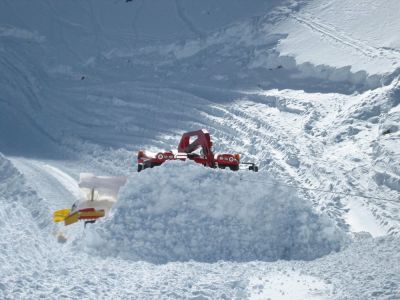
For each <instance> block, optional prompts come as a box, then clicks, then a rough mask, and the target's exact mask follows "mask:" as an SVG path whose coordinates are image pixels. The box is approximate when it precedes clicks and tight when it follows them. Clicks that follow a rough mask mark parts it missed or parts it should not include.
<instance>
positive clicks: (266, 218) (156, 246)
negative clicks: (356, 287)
mask: <svg viewBox="0 0 400 300" xmlns="http://www.w3.org/2000/svg"><path fill="white" fill-rule="evenodd" d="M98 225H100V224H98ZM94 228H96V227H92V228H90V229H89V231H88V234H87V235H86V242H87V245H88V246H89V248H90V252H93V248H95V249H97V250H98V252H99V254H103V255H118V256H120V257H123V258H126V259H131V260H145V261H149V262H153V263H166V262H169V261H187V260H196V261H205V262H215V261H218V260H234V261H251V260H264V261H275V260H279V259H286V260H290V259H299V260H312V259H315V258H317V257H320V256H322V255H325V254H328V253H330V252H331V251H337V250H339V249H340V248H341V246H342V245H343V242H344V241H345V236H344V234H343V233H342V232H341V231H340V230H339V229H337V228H336V227H335V226H334V225H333V223H332V222H331V221H329V220H328V219H327V218H325V217H324V216H321V215H318V214H317V213H316V212H314V211H313V210H312V208H311V206H310V205H309V203H307V202H306V201H304V200H303V199H299V198H298V197H297V196H296V191H295V190H292V189H287V188H282V187H281V186H279V185H278V184H277V183H276V182H274V181H273V180H272V179H270V178H269V177H267V176H266V175H265V174H262V173H258V174H255V173H250V172H249V173H241V174H239V173H233V172H231V171H228V170H213V169H208V168H203V167H201V166H198V165H193V164H191V163H190V162H188V163H186V164H184V163H182V162H170V163H167V164H165V165H164V166H163V167H159V168H155V169H148V170H145V171H144V172H141V173H138V174H133V175H132V176H130V178H129V183H128V184H127V186H126V187H125V188H124V189H123V190H122V193H121V194H120V200H119V202H118V203H117V205H116V206H115V210H114V214H113V215H112V217H111V218H110V219H108V220H107V221H105V222H104V223H103V224H101V225H100V227H97V228H96V229H94Z"/></svg>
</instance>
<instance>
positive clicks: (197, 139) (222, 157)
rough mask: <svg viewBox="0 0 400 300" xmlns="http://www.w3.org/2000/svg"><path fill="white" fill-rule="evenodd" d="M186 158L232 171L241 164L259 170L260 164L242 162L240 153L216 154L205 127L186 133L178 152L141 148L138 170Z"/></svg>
mask: <svg viewBox="0 0 400 300" xmlns="http://www.w3.org/2000/svg"><path fill="white" fill-rule="evenodd" d="M186 159H190V160H193V161H194V162H196V163H198V164H202V165H203V166H207V167H210V168H220V169H225V168H229V169H231V170H232V171H238V170H239V169H240V166H242V165H245V166H246V167H247V168H248V169H249V170H251V171H254V172H258V166H256V165H255V163H248V162H245V163H243V162H240V154H237V153H236V154H227V153H217V154H214V153H213V151H212V142H211V138H210V134H209V133H208V131H207V130H205V129H201V130H196V131H191V132H186V133H184V134H183V135H182V138H181V141H180V142H179V145H178V152H177V153H174V152H172V151H165V152H158V153H157V154H154V155H150V154H149V153H146V152H145V151H144V150H140V151H139V152H138V158H137V162H138V172H140V171H142V170H144V169H147V168H153V167H155V166H160V165H162V164H163V163H164V162H165V161H167V160H186Z"/></svg>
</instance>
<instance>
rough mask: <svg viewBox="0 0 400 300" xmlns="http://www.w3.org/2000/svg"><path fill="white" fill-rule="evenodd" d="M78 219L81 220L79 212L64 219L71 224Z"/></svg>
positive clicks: (66, 223) (67, 223)
mask: <svg viewBox="0 0 400 300" xmlns="http://www.w3.org/2000/svg"><path fill="white" fill-rule="evenodd" d="M78 221H79V212H75V213H73V214H72V215H69V216H67V217H66V218H65V219H64V223H65V225H71V224H74V223H76V222H78Z"/></svg>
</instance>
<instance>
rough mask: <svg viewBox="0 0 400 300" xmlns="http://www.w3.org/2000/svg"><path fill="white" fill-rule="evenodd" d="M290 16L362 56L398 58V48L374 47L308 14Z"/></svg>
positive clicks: (393, 59) (396, 59) (399, 54)
mask: <svg viewBox="0 0 400 300" xmlns="http://www.w3.org/2000/svg"><path fill="white" fill-rule="evenodd" d="M292 18H293V19H295V20H296V21H297V22H298V23H299V24H301V25H303V26H305V27H306V28H308V29H310V30H312V31H314V32H316V33H318V34H320V35H321V36H322V37H326V38H328V39H331V40H334V41H335V42H338V43H340V44H342V45H343V46H345V47H350V48H352V49H355V50H356V51H357V52H358V53H360V54H362V55H364V56H367V57H370V58H377V57H381V56H384V57H386V58H387V59H389V60H392V61H394V62H395V61H398V60H399V59H400V53H399V51H398V50H396V49H391V48H388V47H374V46H372V45H370V44H368V43H367V42H365V41H362V40H359V39H356V38H354V37H351V36H350V35H349V34H347V33H345V32H343V31H341V30H340V29H339V28H336V27H334V26H333V25H328V24H324V23H323V22H322V21H320V20H319V19H318V18H316V17H313V16H312V15H310V14H294V15H292Z"/></svg>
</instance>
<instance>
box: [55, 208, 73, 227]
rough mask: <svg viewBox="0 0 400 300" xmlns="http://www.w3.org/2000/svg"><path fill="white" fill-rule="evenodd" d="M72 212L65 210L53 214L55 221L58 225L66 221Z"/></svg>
mask: <svg viewBox="0 0 400 300" xmlns="http://www.w3.org/2000/svg"><path fill="white" fill-rule="evenodd" d="M70 212H71V210H70V209H68V208H64V209H60V210H57V211H55V212H54V213H53V221H54V222H56V223H57V222H62V221H64V220H65V218H66V217H67V216H68V215H69V213H70Z"/></svg>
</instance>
